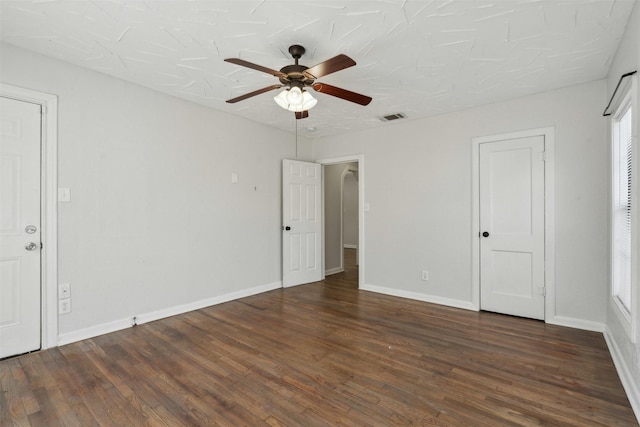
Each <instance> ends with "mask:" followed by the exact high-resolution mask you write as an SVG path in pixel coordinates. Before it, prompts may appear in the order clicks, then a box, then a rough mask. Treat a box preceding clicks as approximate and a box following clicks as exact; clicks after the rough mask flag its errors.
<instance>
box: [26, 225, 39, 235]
mask: <svg viewBox="0 0 640 427" xmlns="http://www.w3.org/2000/svg"><path fill="white" fill-rule="evenodd" d="M24 231H25V232H26V233H27V234H33V233H35V232H36V231H38V227H36V226H35V225H27V226H26V227H25V229H24Z"/></svg>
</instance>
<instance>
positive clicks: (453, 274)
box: [313, 81, 608, 328]
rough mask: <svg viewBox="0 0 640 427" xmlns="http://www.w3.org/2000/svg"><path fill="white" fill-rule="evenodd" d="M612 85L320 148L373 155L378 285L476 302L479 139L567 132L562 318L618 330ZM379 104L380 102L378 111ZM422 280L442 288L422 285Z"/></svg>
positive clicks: (560, 143)
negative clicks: (608, 120) (614, 325)
mask: <svg viewBox="0 0 640 427" xmlns="http://www.w3.org/2000/svg"><path fill="white" fill-rule="evenodd" d="M604 101H605V82H604V81H597V82H592V83H588V84H583V85H578V86H573V87H569V88H565V89H561V90H555V91H552V92H547V93H542V94H538V95H534V96H528V97H525V98H520V99H516V100H513V101H509V102H502V103H497V104H491V105H486V106H482V107H478V108H474V109H470V110H466V111H461V112H456V113H451V114H446V115H441V116H437V117H432V118H428V119H423V120H412V121H407V122H404V123H403V122H398V123H389V124H388V126H387V127H383V128H376V129H375V130H368V131H363V132H357V133H351V134H348V135H342V136H337V137H329V138H325V139H322V140H318V141H315V142H314V145H313V147H314V153H313V154H314V156H315V157H316V158H331V157H339V156H345V155H354V154H364V155H365V161H366V165H367V174H366V183H365V188H366V194H365V200H364V202H365V203H369V205H370V211H369V212H368V213H366V215H365V234H366V238H365V239H366V242H365V249H366V252H365V253H366V259H365V266H366V285H367V286H370V287H375V288H377V289H385V290H387V291H389V292H390V293H395V294H406V295H413V296H416V297H419V298H421V299H425V300H432V301H438V302H448V303H450V304H451V305H458V306H463V307H464V306H469V305H470V303H471V241H472V239H471V237H472V236H471V139H472V138H473V137H478V136H485V135H494V134H501V133H506V132H514V131H519V130H524V129H532V128H540V127H546V126H555V130H556V134H555V136H556V152H555V161H556V183H555V189H556V200H555V221H556V236H555V237H556V271H555V277H556V310H557V312H556V313H548V314H547V318H548V319H549V320H551V321H554V320H557V321H560V319H562V322H563V323H567V322H569V323H572V322H573V323H576V324H588V325H594V326H595V327H596V328H602V327H603V326H604V322H605V319H606V283H607V278H608V273H607V272H608V268H607V259H608V258H607V257H608V255H607V245H608V225H607V212H608V210H607V197H608V190H607V189H608V164H607V153H608V148H607V142H606V134H605V130H606V126H605V121H604V120H603V119H602V117H601V113H602V109H603V108H604V105H603V103H604ZM373 102H375V99H374V101H373ZM421 270H428V271H429V273H430V279H429V281H428V282H423V281H421V277H420V272H421Z"/></svg>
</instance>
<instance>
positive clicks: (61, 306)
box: [58, 298, 71, 314]
mask: <svg viewBox="0 0 640 427" xmlns="http://www.w3.org/2000/svg"><path fill="white" fill-rule="evenodd" d="M67 313H71V298H65V299H61V300H60V301H58V314H67Z"/></svg>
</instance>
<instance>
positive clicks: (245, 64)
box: [225, 58, 287, 77]
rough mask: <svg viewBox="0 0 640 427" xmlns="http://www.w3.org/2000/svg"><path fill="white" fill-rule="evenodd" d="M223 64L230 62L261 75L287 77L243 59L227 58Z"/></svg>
mask: <svg viewBox="0 0 640 427" xmlns="http://www.w3.org/2000/svg"><path fill="white" fill-rule="evenodd" d="M225 62H230V63H232V64H236V65H241V66H243V67H247V68H251V69H253V70H258V71H262V72H263V73H267V74H271V75H272V76H276V77H286V76H287V75H286V74H285V73H282V72H280V71H276V70H272V69H271V68H267V67H263V66H262V65H258V64H254V63H252V62H249V61H245V60H244V59H240V58H227V59H225Z"/></svg>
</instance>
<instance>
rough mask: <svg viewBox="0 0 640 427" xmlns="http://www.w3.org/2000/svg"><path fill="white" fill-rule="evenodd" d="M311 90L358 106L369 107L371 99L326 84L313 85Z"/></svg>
mask: <svg viewBox="0 0 640 427" xmlns="http://www.w3.org/2000/svg"><path fill="white" fill-rule="evenodd" d="M313 88H314V89H315V90H316V92H320V93H326V94H327V95H331V96H335V97H338V98H342V99H345V100H347V101H351V102H355V103H356V104H360V105H369V103H370V102H371V100H372V99H373V98H371V97H369V96H366V95H361V94H359V93H355V92H351V91H350V90H346V89H341V88H339V87H335V86H331V85H328V84H326V83H314V84H313Z"/></svg>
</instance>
